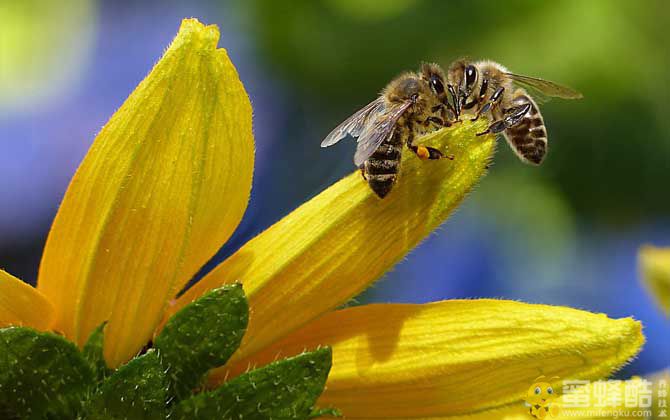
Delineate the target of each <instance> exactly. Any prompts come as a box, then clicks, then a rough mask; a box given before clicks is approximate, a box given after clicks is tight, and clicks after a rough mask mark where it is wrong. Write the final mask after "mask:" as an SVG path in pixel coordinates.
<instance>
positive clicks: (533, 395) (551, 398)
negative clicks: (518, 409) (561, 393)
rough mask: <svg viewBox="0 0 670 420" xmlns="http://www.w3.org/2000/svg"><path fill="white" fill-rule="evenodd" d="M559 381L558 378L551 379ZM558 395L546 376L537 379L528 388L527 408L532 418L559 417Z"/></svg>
mask: <svg viewBox="0 0 670 420" xmlns="http://www.w3.org/2000/svg"><path fill="white" fill-rule="evenodd" d="M551 379H552V380H553V379H558V378H556V377H554V378H551ZM557 398H558V395H557V394H556V392H555V391H554V388H553V387H552V386H551V384H550V383H549V382H547V381H546V380H545V377H544V376H540V377H539V378H537V379H535V382H534V383H533V385H531V386H530V388H528V392H527V393H526V398H525V401H526V406H527V407H528V412H529V413H530V415H531V416H533V417H535V418H536V419H544V418H547V416H548V417H556V416H558V412H559V407H558V403H557V402H556V399H557Z"/></svg>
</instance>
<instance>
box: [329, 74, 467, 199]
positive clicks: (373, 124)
mask: <svg viewBox="0 0 670 420" xmlns="http://www.w3.org/2000/svg"><path fill="white" fill-rule="evenodd" d="M445 82H446V79H445V76H444V72H443V71H442V69H441V68H440V67H439V66H438V65H437V64H423V65H422V66H421V69H420V71H419V72H418V73H413V72H410V73H405V74H402V75H400V76H398V77H397V78H396V79H394V80H393V81H391V83H389V84H388V85H387V86H386V88H384V90H383V91H382V93H381V94H380V96H379V97H378V98H377V99H375V100H374V101H372V102H370V103H369V104H368V105H366V106H365V107H363V108H362V109H360V110H359V111H358V112H356V113H355V114H354V115H352V116H351V117H349V118H347V119H346V120H345V121H344V122H342V123H341V124H340V125H338V126H337V127H336V128H335V129H334V130H333V131H331V132H330V134H328V136H326V138H325V139H324V140H323V142H321V147H328V146H332V145H333V144H335V143H337V142H338V141H340V140H342V139H343V138H345V137H346V136H347V135H350V136H352V137H357V138H358V143H357V147H356V153H355V155H354V164H355V165H356V166H357V167H359V168H360V169H361V172H362V174H363V177H364V179H366V180H367V182H368V184H369V185H370V188H372V191H374V192H375V194H377V195H378V196H379V197H380V198H384V197H385V196H386V195H387V194H388V193H389V192H390V191H391V189H392V188H393V185H394V184H395V182H396V181H397V179H398V173H399V171H400V157H401V154H402V150H403V144H404V145H407V148H409V149H410V150H411V151H413V152H414V153H415V154H416V155H417V156H418V157H419V158H420V159H441V158H443V157H448V158H451V159H453V157H451V156H445V155H444V154H442V152H440V151H439V150H437V149H435V148H433V147H427V146H419V145H416V144H414V139H415V137H416V136H417V135H420V134H424V133H426V132H429V131H433V130H436V129H439V128H441V127H443V126H449V125H451V123H450V121H449V120H450V119H451V118H453V117H454V116H455V112H454V107H453V105H452V104H450V103H449V100H448V93H447V92H446V91H445V84H446V83H445Z"/></svg>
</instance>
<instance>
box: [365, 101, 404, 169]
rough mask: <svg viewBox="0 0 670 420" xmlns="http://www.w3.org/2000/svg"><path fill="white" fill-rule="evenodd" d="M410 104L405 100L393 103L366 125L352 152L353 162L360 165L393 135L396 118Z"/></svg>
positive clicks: (400, 115) (398, 117)
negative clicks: (353, 152) (354, 150)
mask: <svg viewBox="0 0 670 420" xmlns="http://www.w3.org/2000/svg"><path fill="white" fill-rule="evenodd" d="M411 105H412V101H405V102H403V103H402V104H398V105H394V106H392V107H390V108H389V109H387V110H385V111H384V112H383V113H381V114H378V115H377V117H376V118H375V119H374V120H373V121H372V122H371V123H370V124H369V125H368V126H366V128H365V130H364V131H363V132H362V133H361V135H360V137H358V146H357V147H356V154H354V164H355V165H356V166H361V165H362V164H363V162H365V161H366V160H368V158H369V157H370V156H371V155H372V154H373V153H374V152H375V150H377V148H379V145H380V144H382V143H383V142H384V140H386V139H388V138H389V137H390V136H392V135H393V130H394V129H395V126H396V124H397V123H398V119H400V117H402V115H403V114H404V113H405V111H407V108H409V107H410V106H411Z"/></svg>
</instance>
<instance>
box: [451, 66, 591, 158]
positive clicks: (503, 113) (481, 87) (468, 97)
mask: <svg viewBox="0 0 670 420" xmlns="http://www.w3.org/2000/svg"><path fill="white" fill-rule="evenodd" d="M448 87H449V89H451V90H452V91H453V95H454V96H455V100H454V108H455V113H456V118H457V119H458V118H459V117H460V115H461V112H463V111H467V112H470V113H473V114H474V118H472V120H473V121H475V120H477V119H478V118H479V117H480V116H481V115H488V116H490V117H491V119H492V121H493V122H492V123H491V124H490V125H489V127H488V129H487V130H486V131H484V132H482V133H477V135H478V136H480V135H484V134H487V133H500V132H502V133H503V135H504V136H505V139H506V140H507V143H508V144H509V145H510V147H511V148H512V150H514V152H515V153H516V155H517V156H518V157H519V159H521V161H523V162H525V163H529V164H532V165H539V164H540V163H542V160H543V159H544V157H545V155H546V154H547V128H546V127H545V125H544V118H542V114H541V113H540V108H539V107H538V105H537V102H536V101H535V100H534V99H533V97H532V96H531V95H530V94H529V91H530V92H533V95H534V96H535V97H536V98H538V99H542V98H544V99H548V97H557V98H563V99H579V98H582V94H581V93H579V92H577V91H575V90H573V89H571V88H569V87H566V86H561V85H559V84H558V83H554V82H550V81H548V80H543V79H538V78H535V77H530V76H522V75H519V74H514V73H510V72H509V71H508V70H507V69H506V68H505V67H503V66H502V65H500V64H498V63H495V62H493V61H478V62H474V63H473V62H469V61H468V60H465V59H461V60H457V61H455V62H454V63H452V64H451V65H450V66H449V70H448ZM526 89H527V90H526Z"/></svg>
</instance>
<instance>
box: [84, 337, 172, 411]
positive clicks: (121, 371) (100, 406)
mask: <svg viewBox="0 0 670 420" xmlns="http://www.w3.org/2000/svg"><path fill="white" fill-rule="evenodd" d="M165 391H166V378H165V373H164V372H163V366H162V365H161V362H160V359H159V356H158V353H157V352H156V351H154V350H149V351H148V352H147V353H145V354H143V355H142V356H139V357H136V358H134V359H132V360H131V361H130V362H128V363H127V364H125V365H123V366H121V367H120V368H118V369H117V370H116V371H115V372H114V373H113V374H112V375H111V376H109V377H108V378H107V379H105V381H104V382H103V383H102V385H101V386H100V388H99V389H98V391H97V392H96V394H95V395H94V396H93V397H92V398H91V401H90V403H89V404H88V407H87V410H86V411H87V416H86V419H88V420H103V419H104V420H116V419H118V420H121V419H137V420H153V419H157V420H158V419H165V418H166V398H167V395H166V392H165Z"/></svg>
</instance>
